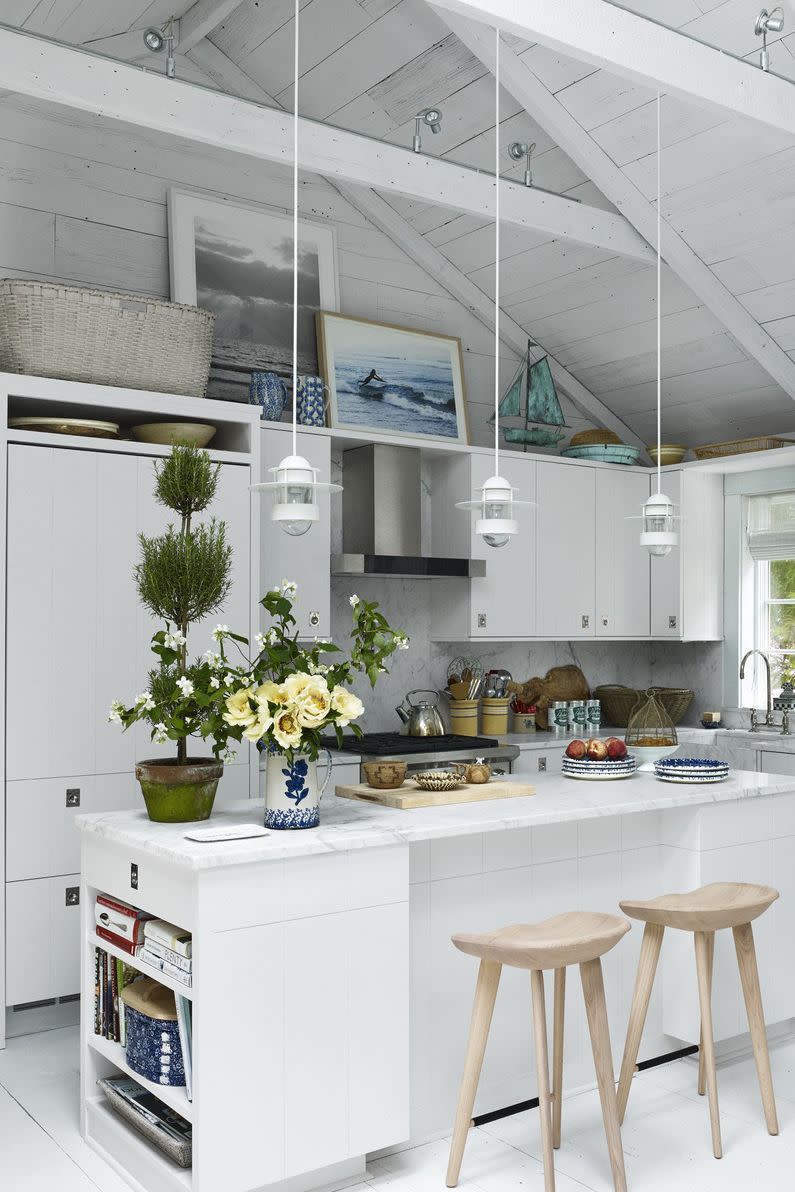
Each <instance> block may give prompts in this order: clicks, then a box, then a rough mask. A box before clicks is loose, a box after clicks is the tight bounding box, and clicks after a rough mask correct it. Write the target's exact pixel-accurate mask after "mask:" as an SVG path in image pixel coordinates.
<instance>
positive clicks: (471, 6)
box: [435, 0, 795, 134]
mask: <svg viewBox="0 0 795 1192" xmlns="http://www.w3.org/2000/svg"><path fill="white" fill-rule="evenodd" d="M435 7H436V8H437V9H439V8H444V9H447V10H449V12H451V13H453V14H455V15H457V16H458V17H459V18H461V17H463V18H468V19H470V20H472V21H475V22H478V23H480V24H481V25H482V26H492V27H493V26H494V25H497V26H498V27H499V28H500V29H504V30H507V31H508V32H511V33H516V34H518V35H519V36H520V37H526V38H528V39H530V40H532V41H536V42H541V43H542V44H544V45H546V46H548V47H550V48H551V49H553V50H558V51H562V52H563V53H564V54H570V55H572V56H574V57H575V58H579V59H581V60H582V61H583V62H590V63H591V64H592V65H594V66H596V67H601V68H603V69H605V70H608V71H611V72H612V73H615V74H619V75H622V76H623V77H625V78H629V79H632V80H633V81H635V82H637V83H640V84H641V85H642V86H646V87H648V86H649V85H651V86H653V87H657V88H660V89H661V90H663V91H666V92H668V93H669V94H672V95H677V96H679V97H680V98H681V99H684V100H690V101H691V102H692V101H695V102H697V103H707V104H715V105H717V107H719V108H721V109H723V110H724V111H725V112H726V113H727V114H728V113H734V114H735V115H739V116H748V117H750V118H751V119H753V120H758V121H759V122H760V123H762V124H768V125H772V127H774V128H778V129H781V130H783V131H785V132H789V133H791V134H792V133H795V104H793V101H792V87H791V85H790V83H789V82H787V81H786V80H783V79H780V78H777V77H776V76H775V75H773V74H770V73H768V72H765V71H761V70H759V69H758V67H755V66H753V65H752V64H751V63H748V62H742V61H739V60H738V59H736V58H733V57H732V56H731V55H730V54H725V53H722V52H721V51H720V50H716V49H714V48H713V47H712V46H708V45H704V44H703V43H701V42H699V41H695V40H693V38H691V37H688V36H686V35H685V34H684V33H679V32H677V31H675V30H673V29H668V28H666V27H665V26H664V25H659V24H656V23H654V22H651V21H648V20H647V19H645V18H644V17H640V16H637V15H636V14H635V13H632V12H627V11H626V10H625V9H623V8H617V7H615V6H614V5H612V4H606V3H605V2H604V0H566V2H565V4H550V3H549V0H436V3H435Z"/></svg>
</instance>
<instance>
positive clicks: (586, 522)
mask: <svg viewBox="0 0 795 1192" xmlns="http://www.w3.org/2000/svg"><path fill="white" fill-rule="evenodd" d="M594 474H595V469H593V468H584V467H575V466H573V465H571V464H563V463H557V462H554V463H553V462H551V461H550V462H549V463H547V462H546V461H544V462H542V463H539V464H538V551H537V564H536V567H537V580H536V586H537V590H538V599H537V607H538V622H537V626H536V636H538V637H544V638H549V639H550V640H553V641H554V640H559V641H561V640H562V641H566V640H568V639H569V638H572V637H593V636H594V596H595V576H596V534H595V515H594V502H595V495H596V487H595V480H594Z"/></svg>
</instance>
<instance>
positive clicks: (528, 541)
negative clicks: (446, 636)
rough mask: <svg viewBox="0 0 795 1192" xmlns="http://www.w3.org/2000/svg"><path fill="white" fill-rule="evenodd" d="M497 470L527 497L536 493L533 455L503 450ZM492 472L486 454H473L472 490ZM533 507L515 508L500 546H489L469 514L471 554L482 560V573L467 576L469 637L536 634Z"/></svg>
mask: <svg viewBox="0 0 795 1192" xmlns="http://www.w3.org/2000/svg"><path fill="white" fill-rule="evenodd" d="M500 472H501V474H502V475H503V476H504V477H505V479H506V480H507V481H508V482H509V483H510V484H512V485H513V486H514V488H516V489H517V490H518V495H520V496H522V497H524V498H525V499H526V500H530V501H534V500H535V499H536V464H535V463H534V462H533V460H529V459H525V458H523V457H522V456H517V458H515V459H513V458H511V457H510V455H508V454H505V455H502V456H501V457H500ZM493 475H494V460H493V458H492V456H491V455H488V456H486V455H474V456H473V457H472V468H471V480H472V491H473V493H476V492H477V491H478V489H479V488H482V486H483V484H484V483H485V482H486V480H488V479H489V477H490V476H493ZM535 514H536V510H535V509H534V508H532V507H531V508H530V509H527V508H520V509H519V510H518V512H517V514H516V517H517V520H518V522H519V533H518V534H516V535H515V536H514V537H513V538H510V539H509V540H508V542H507V543H506V544H505V545H504V546H499V547H491V546H488V545H487V544H486V543H485V542H484V541H483V539H482V538H481V537H480V536H479V535H477V534H476V533H475V523H476V521H477V514H476V513H475V512H473V514H472V534H471V547H470V550H471V556H472V558H474V559H485V560H486V575H485V578H483V579H473V580H470V581H469V582H470V600H469V607H470V636H471V637H512V638H521V637H532V636H534V635H535V632H536V628H535V601H534V599H533V596H534V592H535V577H536V518H535Z"/></svg>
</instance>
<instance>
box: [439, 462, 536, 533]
mask: <svg viewBox="0 0 795 1192" xmlns="http://www.w3.org/2000/svg"><path fill="white" fill-rule="evenodd" d="M532 504H533V502H532V501H523V500H521V499H520V498H519V497H517V496H516V489H515V488H513V487H512V486H511V485H510V484H509V483H508V481H507V480H505V479H504V477H502V476H490V477H489V479H488V480H487V481H486V483H485V484H484V485H483V488H481V489H478V495H477V497H476V498H475V499H474V500H472V501H456V509H473V510H476V511H477V512H479V514H480V517H479V518H478V519H477V521H476V522H475V533H476V534H478V535H479V536H480V537H481V538H482V539H483V541H484V542H485V543H486V545H487V546H505V545H506V543H507V542H509V541H510V539H511V538H513V536H514V535H515V534H518V533H519V523H518V521H517V520H516V518H515V517H514V514H515V513H516V511H517V509H519V508H521V507H522V506H526V505H532Z"/></svg>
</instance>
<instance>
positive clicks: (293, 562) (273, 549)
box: [260, 427, 331, 638]
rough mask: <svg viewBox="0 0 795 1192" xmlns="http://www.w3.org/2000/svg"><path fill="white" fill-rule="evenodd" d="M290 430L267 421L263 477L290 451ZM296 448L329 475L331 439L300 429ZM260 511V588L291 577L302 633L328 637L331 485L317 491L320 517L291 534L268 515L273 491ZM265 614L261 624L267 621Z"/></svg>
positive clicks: (323, 477)
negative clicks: (307, 528) (295, 587)
mask: <svg viewBox="0 0 795 1192" xmlns="http://www.w3.org/2000/svg"><path fill="white" fill-rule="evenodd" d="M291 451H292V443H291V438H290V432H289V431H288V430H286V429H285V428H282V429H277V428H271V427H267V428H265V427H263V429H262V469H263V476H262V479H263V480H267V481H270V480H273V473H272V472H271V471H270V469H271V468H274V467H276V465H277V464H278V463H279V461H280V460H281V459H283V458H284V457H285V455H289V454H291ZM298 454H299V455H302V456H303V457H304V459H307V460H308V461H309V463H310V464H311V465H312V467H313V468H317V469H318V472H319V476H318V479H319V480H323V481H328V480H330V479H331V477H330V471H331V443H330V440H329V439H328V438H327V437H326V436H325V435H310V434H306V433H304V434H299V435H298ZM261 499H262V510H261V515H260V535H261V549H260V589H261V594H264V593H265V592H267V591H268V590H269V589H270V588H275V587H278V585H279V584H280V583H281V582H282V580H283V579H290V580H293V581H294V582H295V583H296V584H297V585H298V593H297V595H296V598H295V604H294V606H293V613H294V615H295V618H296V621H297V626H298V632H299V633H300V635H301V636H302V637H306V638H312V637H315V636H318V637H329V636H330V634H331V578H330V564H331V511H330V506H331V502H330V499H329V494H328V492H327V491H322V490H321V492H319V493H318V496H317V503H318V505H319V506H320V521H318V522H315V524H314V525H313V526H311V527H310V528H309V530H308V531H307V532H306V534H302V535H301V536H300V537H298V538H293V537H291V536H290V535H289V534H285V532H284V530H281V529H280V528H279V527H278V526H277V525H274V523H273V522H272V521H271V519H270V512H271V506H272V497H271V494H270V493H264V494H263V495H262V498H261ZM266 620H267V619H266V618H265V617H264V614H263V621H262V627H263V628H265V627H266Z"/></svg>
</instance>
